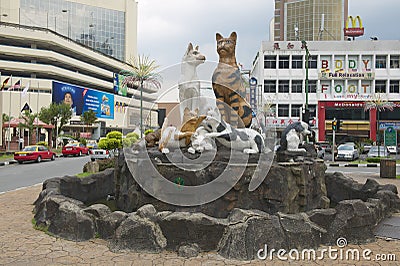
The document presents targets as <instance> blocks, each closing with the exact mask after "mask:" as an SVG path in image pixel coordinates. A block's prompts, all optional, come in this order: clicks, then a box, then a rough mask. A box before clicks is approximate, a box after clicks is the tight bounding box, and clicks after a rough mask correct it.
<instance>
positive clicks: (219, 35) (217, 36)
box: [215, 33, 224, 41]
mask: <svg viewBox="0 0 400 266" xmlns="http://www.w3.org/2000/svg"><path fill="white" fill-rule="evenodd" d="M215 37H216V40H217V41H219V40H221V39H222V38H224V37H222V35H221V34H219V33H217V34H216V35H215Z"/></svg>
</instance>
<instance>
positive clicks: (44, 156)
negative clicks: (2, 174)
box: [14, 145, 56, 163]
mask: <svg viewBox="0 0 400 266" xmlns="http://www.w3.org/2000/svg"><path fill="white" fill-rule="evenodd" d="M55 159H56V153H55V152H52V151H50V150H49V149H47V147H45V146H41V145H34V146H26V147H25V148H24V149H23V150H22V151H17V152H15V153H14V160H16V161H17V162H18V163H23V162H24V161H36V162H38V163H40V162H41V161H42V160H52V161H54V160H55Z"/></svg>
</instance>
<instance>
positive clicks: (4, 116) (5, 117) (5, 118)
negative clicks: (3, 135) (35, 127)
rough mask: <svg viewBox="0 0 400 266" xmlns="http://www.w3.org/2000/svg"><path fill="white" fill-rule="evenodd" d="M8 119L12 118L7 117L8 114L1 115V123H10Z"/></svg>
mask: <svg viewBox="0 0 400 266" xmlns="http://www.w3.org/2000/svg"><path fill="white" fill-rule="evenodd" d="M10 118H11V119H12V118H13V117H12V116H10V117H9V116H8V114H5V113H3V123H5V122H8V121H10Z"/></svg>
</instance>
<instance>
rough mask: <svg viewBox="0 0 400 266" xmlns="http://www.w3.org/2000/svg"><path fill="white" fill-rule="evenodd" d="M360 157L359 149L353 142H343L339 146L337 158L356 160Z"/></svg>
mask: <svg viewBox="0 0 400 266" xmlns="http://www.w3.org/2000/svg"><path fill="white" fill-rule="evenodd" d="M359 157H360V155H359V153H358V150H357V148H356V146H355V145H353V144H352V143H346V144H341V145H339V147H338V154H337V156H336V159H337V160H351V161H352V160H355V159H358V158H359Z"/></svg>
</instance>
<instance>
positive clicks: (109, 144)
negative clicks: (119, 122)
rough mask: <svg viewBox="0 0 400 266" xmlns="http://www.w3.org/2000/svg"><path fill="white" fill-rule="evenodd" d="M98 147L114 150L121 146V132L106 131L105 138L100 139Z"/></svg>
mask: <svg viewBox="0 0 400 266" xmlns="http://www.w3.org/2000/svg"><path fill="white" fill-rule="evenodd" d="M98 145H99V148H100V149H105V150H116V149H120V148H122V133H121V132H119V131H111V132H109V133H107V135H106V137H105V138H102V139H100V141H99V144H98Z"/></svg>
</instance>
